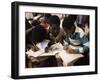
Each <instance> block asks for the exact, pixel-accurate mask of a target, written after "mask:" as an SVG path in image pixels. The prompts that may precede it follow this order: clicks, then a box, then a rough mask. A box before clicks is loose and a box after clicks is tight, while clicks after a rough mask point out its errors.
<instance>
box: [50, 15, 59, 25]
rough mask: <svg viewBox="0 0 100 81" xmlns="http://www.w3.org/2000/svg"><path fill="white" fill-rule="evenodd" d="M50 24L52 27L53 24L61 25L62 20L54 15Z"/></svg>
mask: <svg viewBox="0 0 100 81" xmlns="http://www.w3.org/2000/svg"><path fill="white" fill-rule="evenodd" d="M49 24H50V25H52V24H56V25H58V26H59V25H60V19H59V17H58V16H56V15H52V16H51V17H50V19H49Z"/></svg>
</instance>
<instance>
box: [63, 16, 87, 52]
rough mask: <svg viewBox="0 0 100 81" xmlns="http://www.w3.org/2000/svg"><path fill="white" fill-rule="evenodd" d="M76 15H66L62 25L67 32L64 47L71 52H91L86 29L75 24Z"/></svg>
mask: <svg viewBox="0 0 100 81" xmlns="http://www.w3.org/2000/svg"><path fill="white" fill-rule="evenodd" d="M76 18H77V16H76V15H69V16H68V17H65V18H64V20H63V23H62V27H63V29H64V31H65V33H66V35H65V40H64V41H65V43H66V45H65V47H64V49H65V50H66V51H67V52H69V53H79V54H80V53H81V54H88V53H89V41H88V38H87V36H86V35H85V33H84V31H83V30H82V29H81V28H79V27H78V26H77V25H75V20H76Z"/></svg>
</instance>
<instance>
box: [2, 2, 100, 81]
mask: <svg viewBox="0 0 100 81" xmlns="http://www.w3.org/2000/svg"><path fill="white" fill-rule="evenodd" d="M12 1H14V0H1V2H0V81H14V80H13V79H11V78H10V71H11V70H10V69H11V2H12ZM17 1H20V0H17ZM21 1H29V2H43V3H56V4H71V5H86V6H98V10H99V11H98V14H100V0H21ZM99 21H100V15H99V16H98V22H99ZM99 26H100V23H99V24H98V30H100V28H99ZM98 34H100V32H99V33H98ZM98 41H100V36H99V38H98ZM99 45H100V44H99V43H98V46H99ZM99 52H100V51H99ZM98 57H100V54H99V53H98ZM98 62H100V59H99V60H98ZM98 67H99V68H100V63H99V65H98ZM99 72H100V70H99ZM52 80H53V81H57V80H59V81H99V80H100V73H99V74H97V75H81V76H64V77H52V78H39V79H34V81H52ZM20 81H22V80H20ZM26 81H33V79H26Z"/></svg>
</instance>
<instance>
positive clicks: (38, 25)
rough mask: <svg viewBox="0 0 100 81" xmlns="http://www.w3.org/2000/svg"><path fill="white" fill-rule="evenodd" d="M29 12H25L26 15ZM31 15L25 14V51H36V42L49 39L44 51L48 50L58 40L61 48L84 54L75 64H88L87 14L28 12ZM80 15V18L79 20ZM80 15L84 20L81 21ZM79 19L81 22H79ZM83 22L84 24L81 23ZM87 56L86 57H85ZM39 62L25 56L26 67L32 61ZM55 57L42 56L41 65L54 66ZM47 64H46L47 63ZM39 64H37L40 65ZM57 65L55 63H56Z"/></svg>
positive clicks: (30, 65) (29, 65) (30, 64)
mask: <svg viewBox="0 0 100 81" xmlns="http://www.w3.org/2000/svg"><path fill="white" fill-rule="evenodd" d="M28 14H29V13H26V15H28ZM30 14H31V17H30V18H28V17H29V15H28V16H26V18H25V24H26V51H28V50H29V49H32V50H33V51H38V50H39V48H38V47H37V46H36V44H38V43H40V42H42V41H44V40H49V41H50V42H49V43H48V46H47V47H46V48H45V52H48V50H49V48H50V46H51V45H53V44H55V43H58V42H60V43H61V44H62V45H63V47H64V48H63V49H64V50H66V51H67V52H69V53H73V54H75V53H77V54H84V58H83V59H80V60H79V61H78V62H77V63H76V65H79V64H80V65H81V64H83V65H85V64H89V32H87V34H86V33H85V26H86V27H87V28H88V29H89V16H82V15H81V16H80V15H71V14H68V15H64V14H60V16H59V14H56V15H55V14H50V13H44V14H43V13H30ZM80 17H81V20H80ZM82 17H83V20H84V22H82ZM79 21H81V23H79ZM83 24H84V25H83ZM87 58H88V59H87ZM32 60H34V61H36V62H38V65H39V64H40V63H39V60H41V59H39V60H38V61H37V58H34V57H27V56H26V67H34V66H33V65H32V63H33V61H32ZM45 60H48V62H50V63H48V62H47V61H45ZM55 60H56V59H55V58H46V57H43V58H42V60H41V61H44V62H42V64H40V65H41V66H43V67H45V66H48V67H49V66H55V65H56V64H55V62H56V61H55ZM47 63H48V64H49V65H48V64H47ZM40 65H39V66H40ZM41 66H40V67H41ZM56 66H57V65H56Z"/></svg>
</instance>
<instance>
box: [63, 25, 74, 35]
mask: <svg viewBox="0 0 100 81" xmlns="http://www.w3.org/2000/svg"><path fill="white" fill-rule="evenodd" d="M63 29H64V31H65V33H66V34H67V35H71V34H72V33H73V31H74V27H72V28H71V29H66V28H63Z"/></svg>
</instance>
